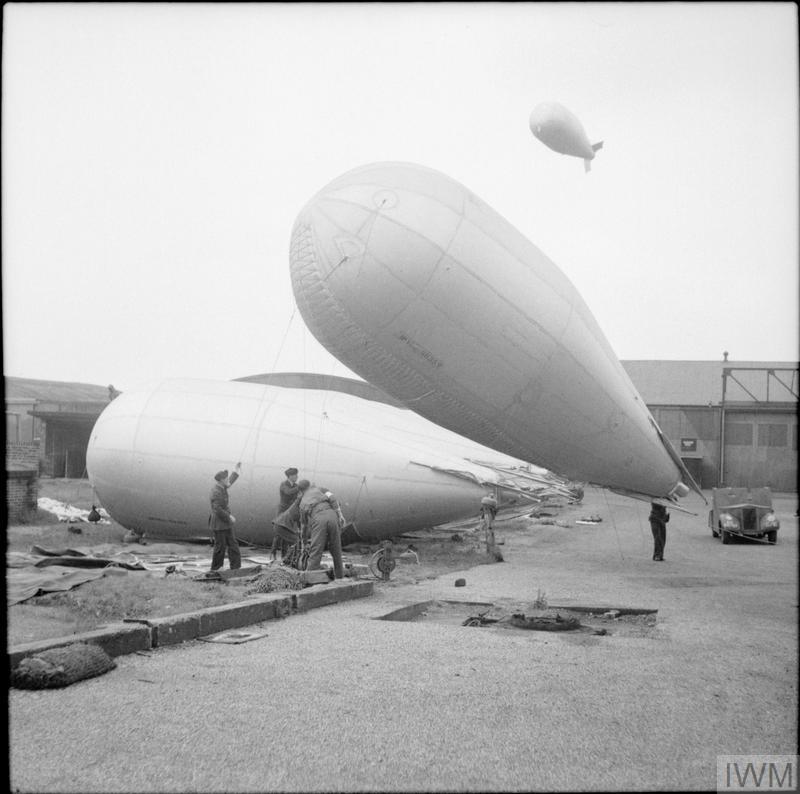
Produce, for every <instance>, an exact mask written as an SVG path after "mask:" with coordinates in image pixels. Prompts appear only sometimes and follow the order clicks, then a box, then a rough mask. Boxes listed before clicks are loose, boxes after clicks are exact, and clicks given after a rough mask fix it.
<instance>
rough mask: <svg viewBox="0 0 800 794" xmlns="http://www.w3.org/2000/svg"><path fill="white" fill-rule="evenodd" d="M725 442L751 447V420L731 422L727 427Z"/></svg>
mask: <svg viewBox="0 0 800 794" xmlns="http://www.w3.org/2000/svg"><path fill="white" fill-rule="evenodd" d="M725 443H726V444H730V445H732V446H738V447H751V446H752V445H753V425H751V424H750V423H749V422H729V423H728V424H727V425H726V427H725Z"/></svg>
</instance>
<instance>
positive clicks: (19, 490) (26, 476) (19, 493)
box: [6, 441, 39, 524]
mask: <svg viewBox="0 0 800 794" xmlns="http://www.w3.org/2000/svg"><path fill="white" fill-rule="evenodd" d="M38 498H39V442H38V441H33V442H17V443H12V442H6V519H7V521H6V523H7V524H19V523H23V522H25V521H27V520H28V519H29V518H30V516H31V513H33V512H34V511H35V510H36V506H37V501H38Z"/></svg>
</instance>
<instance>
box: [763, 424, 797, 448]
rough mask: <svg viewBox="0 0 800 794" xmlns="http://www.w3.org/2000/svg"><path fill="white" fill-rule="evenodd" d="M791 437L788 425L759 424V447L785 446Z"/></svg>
mask: <svg viewBox="0 0 800 794" xmlns="http://www.w3.org/2000/svg"><path fill="white" fill-rule="evenodd" d="M788 437H789V428H788V426H787V425H772V424H770V425H759V426H758V446H759V447H785V446H786V442H787V439H788Z"/></svg>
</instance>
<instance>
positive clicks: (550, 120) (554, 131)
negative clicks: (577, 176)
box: [529, 102, 603, 171]
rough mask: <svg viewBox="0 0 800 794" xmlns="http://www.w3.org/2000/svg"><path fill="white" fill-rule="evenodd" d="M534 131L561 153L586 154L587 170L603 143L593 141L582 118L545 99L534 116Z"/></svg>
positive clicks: (532, 114) (544, 142) (535, 109)
mask: <svg viewBox="0 0 800 794" xmlns="http://www.w3.org/2000/svg"><path fill="white" fill-rule="evenodd" d="M529 124H530V128H531V132H532V133H533V134H534V135H535V136H536V137H537V138H538V139H539V140H540V141H541V142H542V143H543V144H544V145H545V146H547V147H549V148H550V149H552V150H553V151H554V152H558V153H559V154H568V155H571V156H572V157H582V158H583V167H584V170H585V171H589V170H591V167H592V166H591V161H592V160H593V159H594V155H595V152H597V150H598V149H602V148H603V142H602V141H600V142H599V143H594V144H592V143H589V138H588V136H587V135H586V131H585V130H584V129H583V124H581V123H580V121H579V120H578V117H577V116H576V115H575V114H574V113H571V112H570V111H569V110H567V109H566V108H565V107H564V106H563V105H559V104H558V102H542V103H541V104H539V105H537V106H536V107H535V108H534V109H533V112H532V113H531V118H530V122H529Z"/></svg>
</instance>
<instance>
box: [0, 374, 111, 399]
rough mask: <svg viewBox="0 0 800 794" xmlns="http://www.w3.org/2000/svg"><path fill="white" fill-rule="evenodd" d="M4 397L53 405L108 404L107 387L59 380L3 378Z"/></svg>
mask: <svg viewBox="0 0 800 794" xmlns="http://www.w3.org/2000/svg"><path fill="white" fill-rule="evenodd" d="M4 381H5V392H6V394H5V396H6V399H8V398H25V399H30V400H43V401H46V402H54V403H62V402H63V403H74V402H84V401H89V402H103V401H105V402H108V386H96V385H94V384H92V383H68V382H64V381H59V380H35V379H33V378H10V377H5V378H4Z"/></svg>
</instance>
